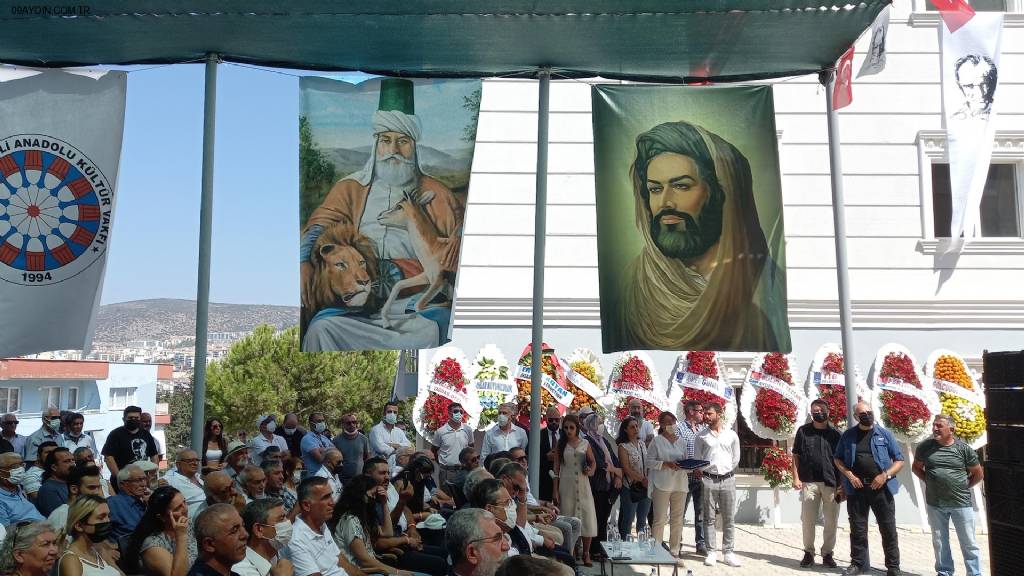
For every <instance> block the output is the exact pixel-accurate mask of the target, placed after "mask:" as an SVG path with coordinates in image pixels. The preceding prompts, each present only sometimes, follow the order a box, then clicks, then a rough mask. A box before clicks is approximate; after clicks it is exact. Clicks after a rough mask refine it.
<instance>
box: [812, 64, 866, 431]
mask: <svg viewBox="0 0 1024 576" xmlns="http://www.w3.org/2000/svg"><path fill="white" fill-rule="evenodd" d="M835 78H836V76H835V72H834V71H832V70H826V71H824V72H822V73H821V74H819V76H818V81H819V82H821V84H822V86H824V87H825V110H826V112H827V115H828V161H829V168H830V170H831V173H832V222H833V225H834V226H835V234H836V278H837V280H838V281H839V330H840V332H841V333H842V338H843V358H844V362H843V366H844V367H843V374H844V376H845V378H846V421H847V425H848V426H850V427H852V426H854V425H855V423H856V418H854V417H853V409H854V407H855V406H856V405H857V380H856V370H855V369H854V367H855V366H856V356H855V355H854V353H853V317H852V316H853V314H852V311H851V308H850V271H849V268H848V266H847V263H846V206H845V205H844V203H843V162H842V158H841V157H840V148H839V114H838V113H837V112H836V110H835V108H834V107H833V106H832V92H833V90H835Z"/></svg>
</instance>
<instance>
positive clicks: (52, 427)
mask: <svg viewBox="0 0 1024 576" xmlns="http://www.w3.org/2000/svg"><path fill="white" fill-rule="evenodd" d="M42 419H43V425H42V426H40V427H39V430H36V431H35V432H33V433H32V435H31V436H29V437H28V441H26V442H25V454H24V457H25V464H26V465H29V466H30V465H32V464H34V463H35V462H36V460H38V457H37V454H36V453H37V452H39V445H40V444H42V443H43V442H55V443H56V444H57V446H60V442H61V438H60V409H58V408H54V407H53V406H50V407H49V408H47V409H46V410H44V411H43V414H42Z"/></svg>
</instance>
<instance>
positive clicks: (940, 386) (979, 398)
mask: <svg viewBox="0 0 1024 576" xmlns="http://www.w3.org/2000/svg"><path fill="white" fill-rule="evenodd" d="M932 387H933V388H935V391H936V392H945V393H947V394H952V395H953V396H956V397H957V398H963V399H964V400H967V401H968V402H973V403H974V404H978V405H980V406H984V405H985V396H984V395H983V394H978V393H977V392H975V391H974V390H968V389H967V388H964V387H963V386H961V385H959V384H955V383H953V382H946V381H945V380H939V379H938V378H935V379H933V380H932Z"/></svg>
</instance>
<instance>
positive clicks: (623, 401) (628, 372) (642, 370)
mask: <svg viewBox="0 0 1024 576" xmlns="http://www.w3.org/2000/svg"><path fill="white" fill-rule="evenodd" d="M617 387H619V388H624V389H626V390H652V389H653V387H654V382H652V380H651V371H650V370H649V369H648V368H647V365H646V364H644V362H643V360H641V359H639V358H637V357H636V356H630V358H629V360H626V363H625V364H623V365H622V368H621V369H620V370H619V383H618V385H617ZM632 399H633V396H623V397H622V398H620V399H619V404H618V406H616V407H615V417H616V418H618V419H619V421H620V422H621V421H622V420H623V419H624V418H625V417H626V416H629V401H630V400H632ZM639 400H640V402H642V403H643V405H644V418H645V419H647V420H650V421H651V422H657V421H658V416H659V415H660V414H661V409H660V408H658V407H657V406H655V405H654V404H651V403H650V402H648V401H646V400H643V399H639Z"/></svg>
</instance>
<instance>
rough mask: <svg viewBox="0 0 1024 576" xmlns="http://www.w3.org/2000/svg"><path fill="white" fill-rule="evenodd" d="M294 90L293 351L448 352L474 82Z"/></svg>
mask: <svg viewBox="0 0 1024 576" xmlns="http://www.w3.org/2000/svg"><path fill="white" fill-rule="evenodd" d="M299 86H300V90H301V94H300V100H299V101H300V117H299V194H300V197H299V210H300V212H301V214H300V226H301V232H300V234H301V239H300V250H299V260H300V275H301V280H300V286H301V295H302V317H301V321H300V326H301V331H302V335H301V338H302V350H303V351H306V352H318V351H328V350H369V349H377V350H399V349H406V350H408V349H419V348H434V347H437V346H440V345H442V344H444V343H446V342H448V341H449V340H450V335H451V320H452V309H453V305H454V302H455V286H456V276H457V274H458V269H459V254H460V248H461V245H462V228H463V222H464V221H465V211H466V200H467V195H468V191H469V175H470V168H471V166H472V164H473V148H474V144H475V140H476V125H477V118H478V115H479V111H480V89H481V82H480V81H479V80H409V79H404V78H402V79H400V78H376V79H373V80H368V81H366V82H363V83H361V84H356V85H354V84H349V83H346V82H341V81H337V80H331V79H327V78H316V77H305V78H302V79H301V80H300V81H299Z"/></svg>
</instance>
